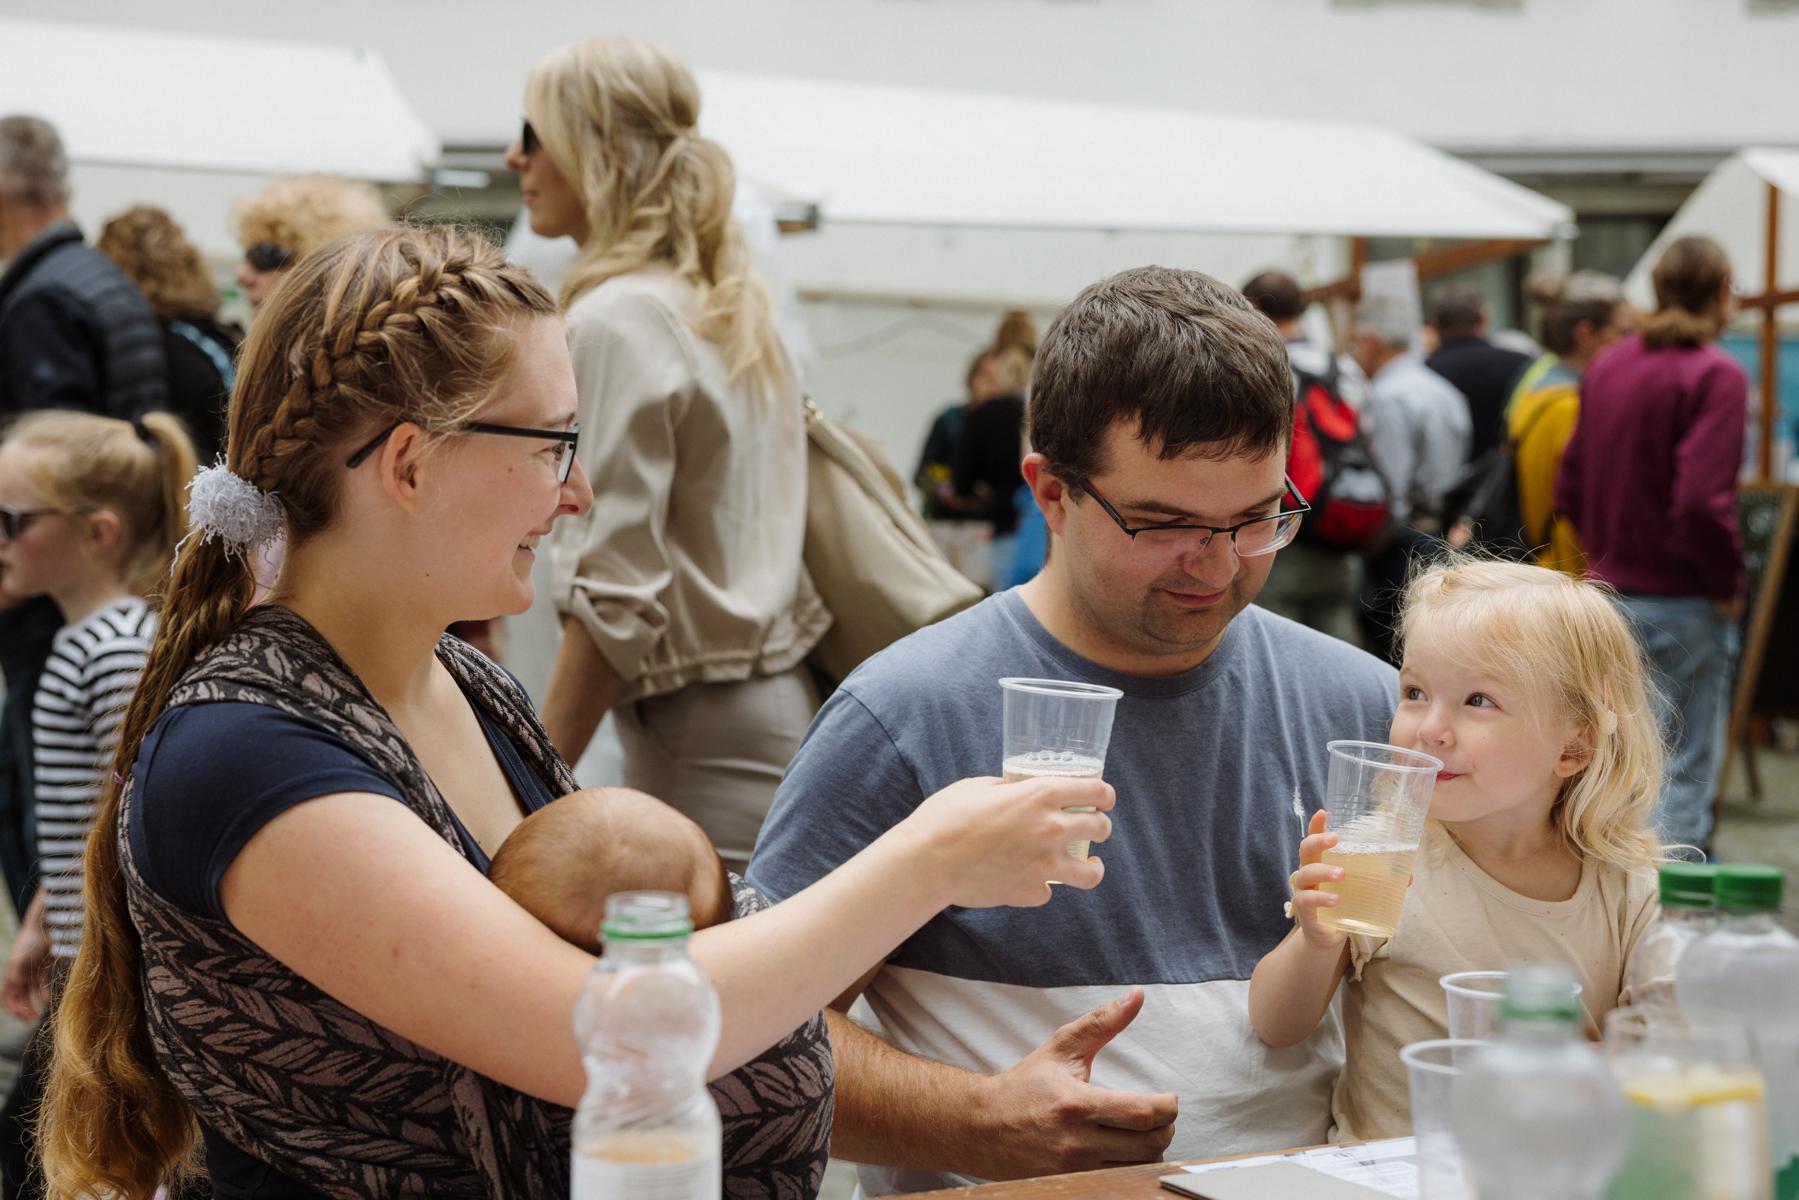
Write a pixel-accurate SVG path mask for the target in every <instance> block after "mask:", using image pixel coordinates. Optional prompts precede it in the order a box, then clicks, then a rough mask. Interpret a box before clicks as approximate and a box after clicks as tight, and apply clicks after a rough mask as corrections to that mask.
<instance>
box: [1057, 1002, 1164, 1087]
mask: <svg viewBox="0 0 1799 1200" xmlns="http://www.w3.org/2000/svg"><path fill="white" fill-rule="evenodd" d="M1142 1011H1143V989H1142V988H1140V987H1134V988H1132V989H1131V990H1130V991H1128V992H1126V993H1125V994H1124V995H1123V996H1121V997H1119V998H1118V999H1116V1000H1108V1001H1107V1002H1106V1003H1104V1004H1102V1005H1100V1006H1099V1007H1098V1008H1096V1009H1094V1010H1093V1011H1092V1012H1090V1013H1087V1014H1086V1015H1084V1016H1080V1017H1076V1018H1075V1019H1074V1020H1072V1021H1070V1022H1069V1023H1068V1024H1066V1025H1064V1026H1062V1028H1060V1029H1058V1030H1056V1032H1055V1033H1054V1034H1053V1035H1052V1036H1051V1037H1050V1046H1051V1047H1052V1048H1053V1049H1054V1051H1055V1053H1056V1054H1057V1055H1059V1056H1061V1057H1063V1058H1067V1059H1069V1060H1071V1061H1074V1062H1079V1063H1081V1064H1082V1065H1083V1066H1085V1067H1091V1066H1092V1065H1093V1056H1094V1055H1096V1054H1098V1053H1099V1052H1100V1051H1101V1050H1103V1049H1104V1048H1105V1045H1106V1043H1107V1042H1109V1041H1111V1040H1112V1039H1113V1038H1115V1037H1117V1036H1118V1035H1119V1034H1120V1033H1122V1032H1123V1031H1124V1027H1125V1026H1127V1025H1129V1024H1130V1023H1131V1022H1132V1021H1134V1020H1136V1018H1137V1014H1138V1013H1140V1012H1142Z"/></svg>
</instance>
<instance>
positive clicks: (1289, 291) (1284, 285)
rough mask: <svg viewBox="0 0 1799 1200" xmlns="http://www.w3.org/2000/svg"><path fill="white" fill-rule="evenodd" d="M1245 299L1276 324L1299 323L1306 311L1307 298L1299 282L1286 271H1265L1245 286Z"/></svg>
mask: <svg viewBox="0 0 1799 1200" xmlns="http://www.w3.org/2000/svg"><path fill="white" fill-rule="evenodd" d="M1243 298H1244V299H1245V300H1248V301H1249V302H1250V303H1251V304H1253V305H1255V306H1256V308H1258V309H1259V310H1261V312H1262V315H1263V316H1265V317H1267V318H1268V319H1269V320H1270V321H1274V322H1276V323H1278V322H1281V321H1297V320H1298V319H1299V318H1300V317H1303V316H1304V315H1305V311H1306V297H1305V293H1304V292H1302V291H1300V289H1299V280H1297V279H1295V278H1293V276H1291V275H1289V274H1287V273H1286V272H1285V271H1263V272H1262V273H1261V274H1260V275H1257V276H1256V277H1255V278H1254V279H1252V280H1250V281H1249V282H1248V283H1246V284H1244V285H1243Z"/></svg>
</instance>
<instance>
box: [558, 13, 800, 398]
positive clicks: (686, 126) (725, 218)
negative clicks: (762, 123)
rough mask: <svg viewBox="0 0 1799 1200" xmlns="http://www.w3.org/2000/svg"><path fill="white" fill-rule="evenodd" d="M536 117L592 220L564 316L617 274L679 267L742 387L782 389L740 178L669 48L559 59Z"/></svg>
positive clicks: (600, 40) (610, 48)
mask: <svg viewBox="0 0 1799 1200" xmlns="http://www.w3.org/2000/svg"><path fill="white" fill-rule="evenodd" d="M525 113H526V115H527V117H528V118H529V119H530V121H531V127H532V128H533V129H534V130H535V131H536V133H537V137H538V139H539V140H540V141H541V142H542V143H543V150H544V152H545V153H547V154H549V156H550V160H551V161H552V162H554V163H555V164H556V169H557V170H558V171H560V172H561V173H562V176H563V178H564V179H566V180H567V181H568V184H569V186H570V187H571V188H573V189H574V192H575V194H576V195H577V196H578V197H580V200H581V207H582V209H583V210H584V211H585V213H586V216H587V229H588V239H587V241H586V243H585V244H583V246H582V247H581V253H580V256H579V257H578V258H577V259H576V260H575V264H574V266H573V267H572V268H571V269H570V270H569V274H568V279H567V281H566V282H565V283H564V284H563V285H562V304H563V307H564V308H567V307H568V306H570V305H572V304H573V303H574V302H575V301H576V300H578V299H580V298H581V297H582V296H583V295H585V294H586V293H587V292H589V291H591V290H593V289H594V288H595V287H598V286H599V285H600V284H601V283H604V282H605V281H606V280H608V279H611V278H612V277H613V276H615V275H624V274H627V273H629V272H632V271H636V270H640V269H642V268H643V267H646V266H648V265H650V264H651V263H663V264H666V265H668V266H669V267H672V268H673V269H674V270H675V271H676V272H677V273H679V274H680V275H681V277H682V278H683V279H685V280H687V281H688V282H689V283H690V284H692V285H693V287H694V288H695V289H696V290H697V291H698V293H699V296H700V306H701V308H700V311H701V320H700V326H699V333H700V334H702V335H703V336H704V337H706V338H707V339H709V340H710V341H712V342H714V343H716V344H717V345H718V346H719V347H720V348H721V349H722V350H723V351H724V356H725V363H726V366H727V368H728V370H729V371H730V375H731V378H733V379H737V378H741V377H744V376H748V377H750V378H751V379H753V380H754V381H756V382H758V383H760V384H764V385H766V384H768V383H770V382H771V381H773V380H775V379H778V378H779V377H780V376H781V374H782V373H783V372H784V371H785V370H786V369H787V368H786V353H785V351H784V350H783V349H782V347H781V341H780V335H779V333H778V332H777V330H776V327H775V317H774V305H773V303H772V301H771V300H770V299H769V295H768V290H767V289H766V288H765V287H764V286H763V285H762V281H761V280H760V279H759V278H758V277H757V275H756V273H755V270H754V267H753V266H752V265H751V262H750V255H749V249H748V247H747V246H746V245H745V244H744V240H743V234H742V231H741V230H739V229H738V227H737V222H736V221H735V220H734V219H733V218H732V216H731V200H732V197H733V195H734V194H735V192H736V189H737V172H736V169H735V168H734V167H733V166H732V165H731V157H730V155H728V154H726V153H725V150H724V147H722V146H720V145H719V144H718V143H717V142H714V141H712V140H711V139H709V138H705V137H701V136H700V134H699V132H698V131H697V130H696V128H695V125H696V123H697V122H698V121H699V116H700V89H699V85H698V84H696V83H695V82H694V78H693V74H692V72H690V71H689V70H688V69H687V68H686V66H684V65H683V64H682V63H681V62H679V61H678V60H677V59H675V58H673V57H671V56H670V55H669V54H668V53H666V52H665V51H664V50H662V49H661V48H660V47H658V46H655V45H653V44H651V43H649V42H645V41H640V40H638V39H636V38H627V37H596V38H589V39H587V40H586V41H582V42H576V43H574V44H572V45H568V46H563V47H561V48H559V49H556V50H553V51H551V52H550V53H549V54H548V55H547V56H546V57H545V58H544V59H543V60H542V61H541V62H539V63H538V64H537V65H536V66H535V67H533V68H532V70H531V75H530V78H529V79H528V80H526V83H525Z"/></svg>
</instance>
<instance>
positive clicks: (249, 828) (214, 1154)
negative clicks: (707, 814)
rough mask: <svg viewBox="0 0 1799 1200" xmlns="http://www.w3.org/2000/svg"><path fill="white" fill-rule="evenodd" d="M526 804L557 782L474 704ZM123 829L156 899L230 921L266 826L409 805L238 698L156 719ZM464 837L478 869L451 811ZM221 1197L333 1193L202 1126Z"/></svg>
mask: <svg viewBox="0 0 1799 1200" xmlns="http://www.w3.org/2000/svg"><path fill="white" fill-rule="evenodd" d="M475 715H476V717H478V718H479V719H480V721H481V729H482V731H483V732H484V733H485V734H486V735H487V742H488V745H489V746H490V747H491V748H492V750H493V753H494V757H495V759H497V760H498V761H499V764H500V769H501V770H502V771H503V772H505V775H506V782H507V783H508V784H509V785H510V786H511V788H512V794H513V796H514V797H516V798H517V800H518V803H519V807H520V809H522V810H523V811H524V812H525V813H526V814H530V813H534V812H536V811H537V810H538V809H540V808H542V807H543V806H544V805H546V804H548V803H549V802H550V801H551V800H553V799H555V797H554V796H553V795H551V793H550V789H549V786H548V785H547V784H545V783H544V781H543V780H541V779H539V778H538V777H537V776H536V775H535V774H534V773H533V772H532V771H531V769H530V767H528V766H527V765H526V763H525V759H524V756H523V755H521V754H520V753H519V750H518V747H516V746H514V745H513V744H512V740H511V739H510V738H508V737H507V736H506V734H505V732H504V730H502V729H501V728H500V726H499V725H497V724H496V723H495V722H494V721H493V719H492V718H490V717H489V716H488V715H487V714H486V713H484V712H482V711H481V709H480V708H479V707H475ZM132 776H133V778H134V779H135V780H136V781H137V785H136V789H135V790H134V791H133V793H132V802H131V809H130V812H129V814H128V816H127V830H128V833H129V836H130V838H131V853H132V857H133V859H134V860H135V861H136V863H137V868H138V871H139V873H140V874H141V875H142V876H143V878H144V882H145V883H146V884H148V885H149V886H150V889H151V890H152V891H154V892H156V893H157V894H158V895H159V896H161V897H163V898H164V899H165V900H168V901H169V902H170V903H172V904H175V905H176V906H178V907H180V908H181V909H183V910H185V911H187V912H189V913H192V914H194V915H195V916H201V917H210V918H212V919H213V920H218V921H224V920H226V919H227V918H226V916H225V910H224V908H223V907H222V906H221V905H220V904H219V880H220V879H222V878H224V875H225V871H226V869H227V868H228V867H230V866H231V863H232V861H233V860H234V859H236V858H237V855H238V852H239V851H241V850H242V849H243V848H244V846H245V845H246V844H248V843H249V841H250V839H251V838H252V837H254V836H255V835H256V834H257V832H258V831H259V830H261V829H262V827H263V826H264V825H267V824H268V823H269V822H270V821H272V820H274V819H275V818H276V817H278V816H280V815H281V814H282V813H284V812H286V811H287V810H288V809H290V808H293V807H295V806H296V805H299V804H303V803H305V802H306V801H308V800H315V799H317V798H318V797H320V796H329V795H334V794H336V793H339V792H371V793H373V794H375V795H378V796H388V797H391V798H392V799H394V800H396V801H399V800H401V796H400V789H399V788H398V787H397V786H396V785H395V784H394V782H393V781H392V780H391V779H389V778H387V777H386V776H385V775H382V774H381V773H380V772H378V771H376V770H375V769H374V767H372V766H371V765H369V762H368V760H367V759H365V758H363V757H362V755H361V754H359V753H358V752H357V751H356V750H355V748H353V747H352V746H351V745H350V744H349V743H348V742H345V741H344V740H342V739H341V738H338V737H335V736H333V735H332V734H329V733H327V732H325V731H324V730H323V729H321V728H320V727H319V726H317V725H314V724H312V723H311V722H309V721H306V720H303V719H301V718H299V717H295V716H292V715H290V714H288V713H285V712H282V711H281V710H280V709H275V708H270V707H268V706H267V705H262V704H250V703H244V702H239V701H230V702H223V701H222V702H219V703H215V704H192V705H185V706H183V707H181V708H173V709H170V710H169V711H168V712H165V713H163V715H162V717H161V718H160V719H159V720H158V721H157V722H156V724H155V725H153V726H151V728H150V732H149V733H148V734H146V735H145V737H144V742H143V745H142V747H141V748H140V749H139V750H138V755H137V761H136V763H135V765H134V766H133V767H132ZM450 818H451V820H452V821H454V822H455V826H456V834H457V836H458V837H459V838H461V840H462V846H463V849H464V851H466V852H467V854H468V857H469V858H470V859H471V860H473V862H474V864H475V865H476V866H477V867H478V868H480V870H481V872H482V873H483V874H485V873H486V872H487V869H488V866H489V861H488V857H487V854H486V852H485V851H483V850H482V849H481V847H480V845H479V844H477V843H476V841H475V839H474V838H473V837H472V836H470V834H469V832H468V830H467V829H465V828H463V825H462V822H461V821H460V820H458V819H457V818H456V814H455V812H454V810H452V811H451V813H450ZM200 1132H201V1134H202V1135H203V1136H204V1139H205V1142H206V1168H207V1172H208V1174H210V1175H211V1177H212V1187H213V1194H214V1195H215V1196H217V1197H218V1198H219V1200H251V1198H254V1200H325V1197H323V1196H322V1195H321V1194H320V1193H318V1192H315V1191H313V1190H312V1189H311V1188H308V1187H305V1186H302V1185H301V1184H298V1183H294V1182H293V1181H291V1180H289V1179H286V1178H284V1177H282V1176H281V1175H279V1174H277V1173H276V1172H275V1171H274V1170H273V1169H272V1168H271V1167H269V1166H268V1164H267V1163H264V1162H262V1161H261V1160H260V1159H257V1158H254V1157H252V1156H251V1155H249V1154H246V1153H244V1152H243V1151H242V1150H239V1149H238V1148H237V1147H236V1146H234V1145H232V1144H231V1143H230V1142H228V1141H226V1140H225V1139H224V1138H223V1137H221V1136H219V1135H218V1134H217V1133H216V1132H215V1131H214V1130H212V1129H210V1128H207V1127H206V1126H205V1124H204V1123H202V1125H201V1130H200Z"/></svg>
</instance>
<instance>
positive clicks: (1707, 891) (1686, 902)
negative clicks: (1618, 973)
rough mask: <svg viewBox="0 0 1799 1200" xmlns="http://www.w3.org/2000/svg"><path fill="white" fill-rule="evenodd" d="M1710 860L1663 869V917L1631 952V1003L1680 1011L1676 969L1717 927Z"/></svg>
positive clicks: (1714, 872)
mask: <svg viewBox="0 0 1799 1200" xmlns="http://www.w3.org/2000/svg"><path fill="white" fill-rule="evenodd" d="M1717 874H1718V868H1716V867H1714V866H1713V865H1712V864H1710V863H1696V862H1670V863H1663V864H1662V869H1661V898H1662V919H1661V922H1660V923H1659V924H1657V925H1656V927H1655V928H1654V929H1651V930H1650V931H1649V932H1648V933H1646V934H1644V935H1643V939H1642V941H1640V942H1638V943H1637V948H1636V949H1635V950H1634V951H1632V952H1631V955H1630V973H1629V977H1628V979H1627V980H1626V982H1628V983H1629V985H1630V1002H1631V1004H1633V1005H1635V1006H1637V1007H1638V1008H1654V1009H1675V1008H1677V1007H1678V1006H1679V1004H1678V1001H1677V1000H1676V999H1675V996H1674V972H1675V968H1676V967H1678V966H1679V965H1680V956H1681V955H1683V954H1685V953H1686V951H1687V947H1688V946H1691V945H1692V944H1693V943H1694V942H1695V941H1696V940H1698V938H1699V935H1700V934H1702V933H1704V932H1705V931H1706V930H1708V929H1710V928H1711V926H1712V884H1713V880H1714V879H1715V877H1716V876H1717Z"/></svg>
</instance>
